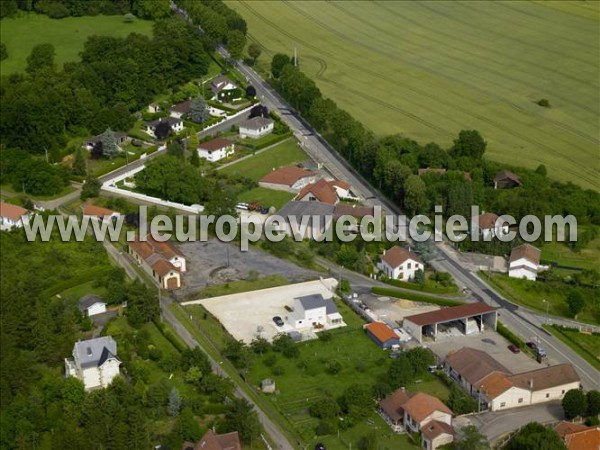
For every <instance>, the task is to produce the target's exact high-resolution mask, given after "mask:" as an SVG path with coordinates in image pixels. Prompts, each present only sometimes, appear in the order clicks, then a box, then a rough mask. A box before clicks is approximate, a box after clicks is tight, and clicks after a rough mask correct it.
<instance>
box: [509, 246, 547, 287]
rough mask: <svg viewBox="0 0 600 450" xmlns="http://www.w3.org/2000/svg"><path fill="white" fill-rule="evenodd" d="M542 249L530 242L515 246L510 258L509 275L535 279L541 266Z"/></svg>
mask: <svg viewBox="0 0 600 450" xmlns="http://www.w3.org/2000/svg"><path fill="white" fill-rule="evenodd" d="M541 255H542V251H541V250H540V249H538V248H535V247H534V246H533V245H530V244H523V245H519V246H518V247H515V248H513V249H512V251H511V252H510V258H509V260H508V276H509V277H511V278H526V279H528V280H532V281H535V280H536V279H537V274H538V270H539V267H540V258H541Z"/></svg>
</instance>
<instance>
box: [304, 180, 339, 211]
mask: <svg viewBox="0 0 600 450" xmlns="http://www.w3.org/2000/svg"><path fill="white" fill-rule="evenodd" d="M296 200H297V201H299V202H321V203H326V204H328V205H337V204H338V202H339V201H340V199H339V198H338V196H337V191H336V190H335V188H334V187H333V186H332V185H331V184H329V182H328V181H327V180H324V179H322V178H321V179H320V180H319V181H317V182H315V183H310V184H307V185H306V186H304V187H303V188H302V189H301V190H300V192H298V195H297V196H296Z"/></svg>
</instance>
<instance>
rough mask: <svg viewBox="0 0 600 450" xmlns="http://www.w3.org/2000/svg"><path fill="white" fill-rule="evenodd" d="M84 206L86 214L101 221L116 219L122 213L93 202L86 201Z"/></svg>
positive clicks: (84, 213)
mask: <svg viewBox="0 0 600 450" xmlns="http://www.w3.org/2000/svg"><path fill="white" fill-rule="evenodd" d="M82 208H83V215H84V216H88V217H91V218H95V219H98V220H100V221H104V220H112V219H116V218H118V217H119V216H120V215H121V214H120V213H118V212H116V211H113V210H112V209H108V208H103V207H102V206H96V205H93V204H91V203H85V204H84V205H83V207H82Z"/></svg>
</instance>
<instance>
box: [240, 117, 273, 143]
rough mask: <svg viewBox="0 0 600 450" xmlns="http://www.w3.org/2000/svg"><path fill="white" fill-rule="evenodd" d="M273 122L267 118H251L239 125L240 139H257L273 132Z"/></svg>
mask: <svg viewBox="0 0 600 450" xmlns="http://www.w3.org/2000/svg"><path fill="white" fill-rule="evenodd" d="M274 124H275V122H273V120H272V119H269V118H267V117H262V116H258V117H253V118H252V119H248V120H246V121H244V122H242V123H240V137H241V138H242V139H244V138H251V139H257V138H259V137H261V136H266V135H267V134H269V133H271V132H272V131H273V127H274Z"/></svg>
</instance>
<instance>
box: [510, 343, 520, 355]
mask: <svg viewBox="0 0 600 450" xmlns="http://www.w3.org/2000/svg"><path fill="white" fill-rule="evenodd" d="M508 349H509V350H510V351H511V352H513V353H521V350H520V349H519V347H517V346H516V345H515V344H510V345H509V346H508Z"/></svg>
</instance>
